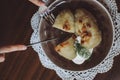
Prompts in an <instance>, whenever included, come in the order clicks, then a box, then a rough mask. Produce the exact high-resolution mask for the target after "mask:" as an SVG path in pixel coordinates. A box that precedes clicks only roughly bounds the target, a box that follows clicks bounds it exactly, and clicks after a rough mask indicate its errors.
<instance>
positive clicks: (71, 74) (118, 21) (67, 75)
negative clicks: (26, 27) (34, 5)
mask: <svg viewBox="0 0 120 80" xmlns="http://www.w3.org/2000/svg"><path fill="white" fill-rule="evenodd" d="M103 1H104V2H103V3H104V4H105V6H106V7H107V8H108V11H109V12H110V14H111V16H112V19H113V23H114V30H115V31H114V42H113V45H112V48H111V50H110V52H109V53H108V55H107V56H106V58H105V59H104V60H103V61H102V62H101V63H100V64H98V65H97V66H95V67H93V68H90V69H87V70H83V71H70V70H65V69H62V68H60V67H58V66H57V65H55V64H54V63H53V62H52V61H51V60H50V59H49V58H48V57H47V56H46V54H45V52H44V51H43V49H42V47H41V44H36V45H33V46H32V48H33V49H34V50H35V51H36V52H37V53H38V56H39V59H40V61H41V63H42V65H43V66H44V67H46V68H48V69H52V70H55V71H56V73H57V74H58V76H59V77H60V78H62V80H74V79H76V80H93V79H94V78H95V76H96V74H97V73H105V72H107V71H109V70H110V69H111V68H112V66H113V61H114V59H113V58H114V57H115V56H117V55H119V54H120V53H119V50H120V13H118V11H117V10H118V8H117V5H116V2H115V0H103ZM39 22H40V16H39V14H38V12H36V13H35V14H34V15H33V17H32V19H31V26H32V29H33V30H34V32H33V33H32V35H31V39H30V42H31V43H34V42H37V41H39V40H40V39H39V32H38V28H39Z"/></svg>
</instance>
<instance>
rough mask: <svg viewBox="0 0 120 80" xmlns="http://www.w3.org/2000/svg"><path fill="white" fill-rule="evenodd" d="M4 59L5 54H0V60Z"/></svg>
mask: <svg viewBox="0 0 120 80" xmlns="http://www.w3.org/2000/svg"><path fill="white" fill-rule="evenodd" d="M4 61H5V54H0V62H4Z"/></svg>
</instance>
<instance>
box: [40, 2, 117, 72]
mask: <svg viewBox="0 0 120 80" xmlns="http://www.w3.org/2000/svg"><path fill="white" fill-rule="evenodd" d="M57 1H59V0H56V1H53V2H52V3H51V4H50V5H49V6H48V9H49V8H51V7H52V6H53V5H54V4H56V2H57ZM83 1H84V0H83ZM91 1H93V2H94V3H96V4H98V5H99V6H100V7H101V8H102V9H103V10H104V11H105V12H106V14H107V15H108V18H109V20H110V23H111V28H112V31H113V33H112V34H113V35H112V39H111V40H112V42H111V46H110V49H109V51H108V53H107V55H108V54H109V53H110V51H111V48H112V46H113V43H114V36H115V29H114V23H113V19H112V16H111V15H110V12H109V11H108V10H107V8H106V7H105V6H104V5H103V4H102V3H100V2H99V1H97V0H91ZM61 4H62V3H61ZM61 4H60V5H61ZM38 12H39V11H38ZM43 20H44V19H43V18H42V17H41V19H40V23H39V28H38V32H39V33H38V35H40V28H41V24H42V21H43ZM39 39H40V40H41V38H40V36H39ZM42 49H43V48H42ZM43 51H44V50H43ZM44 53H45V51H44ZM107 55H106V56H105V58H106V57H107ZM48 58H49V57H48ZM105 58H104V59H105ZM49 59H50V58H49ZM104 59H103V60H101V62H103V61H104ZM50 60H51V59H50ZM51 61H52V60H51ZM52 62H53V61H52ZM101 62H100V63H101ZM100 63H98V64H97V65H99V64H100ZM53 64H55V65H56V63H54V62H53ZM56 66H58V65H56ZM58 67H60V66H58ZM93 67H95V66H93ZM93 67H92V68H93ZM60 68H63V67H60ZM63 69H66V68H63ZM66 70H70V69H66ZM75 71H76V70H75Z"/></svg>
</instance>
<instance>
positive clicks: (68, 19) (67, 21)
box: [53, 9, 75, 33]
mask: <svg viewBox="0 0 120 80" xmlns="http://www.w3.org/2000/svg"><path fill="white" fill-rule="evenodd" d="M53 27H55V28H57V29H60V30H63V31H65V32H69V33H74V32H75V28H74V16H73V14H72V12H71V11H70V10H69V9H65V10H63V11H61V12H60V13H59V14H58V16H57V17H56V19H55V23H54V24H53Z"/></svg>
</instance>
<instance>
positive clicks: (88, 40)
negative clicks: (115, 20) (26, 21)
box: [53, 8, 102, 64]
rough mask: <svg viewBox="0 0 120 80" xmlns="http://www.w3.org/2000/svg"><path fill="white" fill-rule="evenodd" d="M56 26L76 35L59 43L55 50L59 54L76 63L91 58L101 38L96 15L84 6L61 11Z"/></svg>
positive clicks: (54, 25)
mask: <svg viewBox="0 0 120 80" xmlns="http://www.w3.org/2000/svg"><path fill="white" fill-rule="evenodd" d="M53 27H54V28H57V29H60V30H62V31H65V32H68V33H73V34H74V36H75V37H73V36H72V37H70V38H69V39H68V40H66V41H64V42H62V43H59V44H58V45H57V46H56V47H55V50H56V52H57V53H59V55H61V56H63V57H64V58H66V59H68V60H72V61H73V62H74V63H76V64H82V63H83V62H84V61H85V60H87V59H89V57H90V56H91V54H92V51H91V50H93V48H95V47H97V46H98V45H99V44H100V42H101V40H102V36H101V31H100V30H99V28H98V25H97V22H96V19H95V18H94V16H93V15H92V14H91V13H90V12H88V11H87V10H85V9H83V8H79V9H76V10H75V12H72V11H71V10H70V9H65V10H63V11H61V12H60V13H59V14H58V16H57V17H56V19H55V23H54V24H53Z"/></svg>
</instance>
